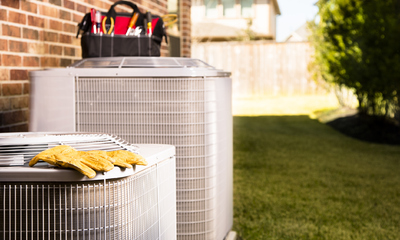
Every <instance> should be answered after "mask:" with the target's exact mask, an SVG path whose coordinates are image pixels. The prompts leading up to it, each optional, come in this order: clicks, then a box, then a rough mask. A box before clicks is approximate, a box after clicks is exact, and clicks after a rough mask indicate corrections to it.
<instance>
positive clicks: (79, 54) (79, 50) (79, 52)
mask: <svg viewBox="0 0 400 240" xmlns="http://www.w3.org/2000/svg"><path fill="white" fill-rule="evenodd" d="M75 57H82V49H81V48H78V49H77V51H75Z"/></svg>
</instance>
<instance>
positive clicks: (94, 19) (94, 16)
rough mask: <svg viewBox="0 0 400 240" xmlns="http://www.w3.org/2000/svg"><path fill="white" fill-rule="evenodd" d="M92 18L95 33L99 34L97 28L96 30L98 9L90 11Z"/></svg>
mask: <svg viewBox="0 0 400 240" xmlns="http://www.w3.org/2000/svg"><path fill="white" fill-rule="evenodd" d="M90 18H91V21H92V29H93V33H94V34H96V33H97V28H96V9H94V8H92V9H90Z"/></svg>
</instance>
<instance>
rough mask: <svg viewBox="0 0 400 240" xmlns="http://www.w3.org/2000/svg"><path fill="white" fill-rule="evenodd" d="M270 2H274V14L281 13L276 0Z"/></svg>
mask: <svg viewBox="0 0 400 240" xmlns="http://www.w3.org/2000/svg"><path fill="white" fill-rule="evenodd" d="M272 2H273V3H274V6H275V11H276V14H278V15H281V10H280V9H279V4H278V0H272Z"/></svg>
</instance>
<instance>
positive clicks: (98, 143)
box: [0, 133, 139, 166]
mask: <svg viewBox="0 0 400 240" xmlns="http://www.w3.org/2000/svg"><path fill="white" fill-rule="evenodd" d="M57 145H69V146H71V147H73V148H75V149H76V150H78V151H89V150H103V151H114V150H121V149H123V150H128V151H131V152H134V153H139V147H138V146H136V145H132V144H130V143H128V142H126V141H125V140H123V139H121V138H119V137H117V136H115V135H110V134H99V133H12V134H10V133H6V134H4V133H1V134H0V166H16V165H24V166H27V165H28V163H29V161H30V160H31V159H32V158H33V157H34V156H35V155H37V154H38V153H40V152H42V151H44V150H46V149H48V148H51V147H55V146H57Z"/></svg>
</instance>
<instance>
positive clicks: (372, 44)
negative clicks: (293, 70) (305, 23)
mask: <svg viewBox="0 0 400 240" xmlns="http://www.w3.org/2000/svg"><path fill="white" fill-rule="evenodd" d="M317 5H318V7H319V19H318V20H317V21H315V22H312V23H310V26H311V29H312V32H313V34H312V42H313V45H314V47H315V55H314V60H315V61H314V62H313V64H312V66H313V69H314V70H315V71H314V72H316V73H317V75H318V76H320V77H322V78H323V79H324V80H325V81H327V82H329V83H332V84H337V85H339V86H344V87H347V88H350V89H353V90H354V92H355V94H356V96H357V99H358V103H359V110H360V112H362V113H366V114H370V115H375V116H384V117H387V116H390V117H396V118H397V119H400V112H399V110H400V104H399V103H400V101H399V100H400V0H385V1H382V0H320V1H318V3H317ZM396 114H397V115H396Z"/></svg>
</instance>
